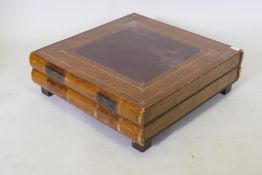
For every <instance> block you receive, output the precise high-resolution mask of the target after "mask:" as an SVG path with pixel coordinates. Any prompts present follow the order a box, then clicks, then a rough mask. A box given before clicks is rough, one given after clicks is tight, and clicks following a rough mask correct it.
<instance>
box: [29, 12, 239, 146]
mask: <svg viewBox="0 0 262 175" xmlns="http://www.w3.org/2000/svg"><path fill="white" fill-rule="evenodd" d="M242 57H243V51H242V50H241V49H236V48H235V47H231V46H229V45H226V44H223V43H220V42H217V41H214V40H211V39H208V38H205V37H203V36H199V35H197V34H193V33H191V32H188V31H185V30H182V29H179V28H176V27H173V26H170V25H167V24H164V23H161V22H159V21H156V20H153V19H150V18H147V17H144V16H141V15H138V14H130V15H128V16H125V17H123V18H120V19H117V20H115V21H112V22H110V23H107V24H104V25H102V26H99V27H97V28H95V29H92V30H89V31H86V32H83V33H81V34H78V35H76V36H73V37H70V38H68V39H65V40H63V41H60V42H57V43H55V44H52V45H49V46H47V47H44V48H41V49H39V50H37V51H34V52H32V53H31V55H30V63H31V65H32V67H33V69H34V70H33V72H32V77H33V80H34V81H35V82H36V83H38V84H39V85H40V86H41V87H42V89H43V91H44V92H45V94H47V95H48V93H49V92H50V93H51V92H52V93H54V94H56V95H58V96H61V95H60V94H59V93H60V91H59V90H52V88H51V89H50V88H48V87H47V85H46V84H47V82H53V84H55V85H57V86H59V87H63V88H62V89H67V90H66V93H64V94H66V95H62V96H61V97H62V98H64V99H66V100H67V101H69V102H70V103H73V104H74V105H76V106H78V107H79V108H81V109H83V110H85V111H86V109H85V107H87V108H90V110H91V107H93V108H92V110H91V111H104V112H103V113H104V114H103V116H104V118H107V117H105V116H108V121H111V120H112V121H113V119H111V118H114V119H116V118H117V119H116V121H120V120H121V121H126V123H127V125H126V127H127V126H132V127H133V126H134V128H138V130H139V134H138V133H137V135H136V136H135V137H133V136H132V137H131V136H128V134H124V135H126V136H128V137H129V138H130V139H131V140H132V141H133V146H134V147H135V148H137V149H140V150H146V149H147V148H148V147H149V146H150V140H151V139H152V138H153V137H154V136H155V135H157V134H158V133H160V132H161V131H162V130H164V129H165V128H167V127H168V126H170V125H171V124H173V123H174V122H175V121H177V120H178V119H179V118H181V117H183V116H184V115H185V114H187V113H188V112H190V111H192V110H193V109H195V108H196V107H197V106H199V105H200V104H202V103H203V102H205V101H206V100H208V99H209V98H211V97H212V96H214V95H215V94H217V93H219V92H222V93H224V94H225V93H227V92H228V91H229V90H230V89H231V85H232V84H233V83H234V82H235V81H236V80H237V79H238V77H239V70H240V66H241V61H242ZM36 77H44V78H43V79H46V80H47V79H48V81H46V82H45V83H43V82H42V81H40V80H39V81H38V80H37V78H36ZM40 79H41V78H40ZM39 82H42V83H39ZM49 84H50V83H49ZM58 89H59V88H58ZM60 89H61V88H60ZM68 89H69V90H68ZM68 92H74V94H77V95H75V96H74V95H73V97H74V98H73V99H76V100H75V101H78V102H79V100H80V99H82V100H83V99H84V101H88V102H90V103H82V102H81V105H82V106H81V105H79V103H78V102H76V103H75V102H72V101H70V99H71V98H70V97H71V96H72V93H71V95H70V93H68ZM62 94H63V93H62ZM77 99H79V100H77ZM80 101H81V100H80ZM83 104H85V105H83ZM95 106H99V108H97V109H99V110H95V108H96V107H95ZM100 109H101V110H100ZM105 111H106V112H105ZM87 112H88V111H87ZM88 113H89V114H90V115H92V116H94V115H96V114H95V113H94V112H88ZM116 116H117V117H116ZM98 120H99V119H98ZM100 121H102V120H100ZM102 122H103V121H102ZM104 123H105V122H104ZM115 123H117V122H115ZM120 125H121V124H120ZM120 125H119V126H120ZM132 127H131V128H132ZM116 128H117V127H116ZM124 128H125V126H124ZM134 130H136V129H134ZM132 132H133V131H132ZM134 138H136V139H134Z"/></svg>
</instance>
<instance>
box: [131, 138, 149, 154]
mask: <svg viewBox="0 0 262 175" xmlns="http://www.w3.org/2000/svg"><path fill="white" fill-rule="evenodd" d="M132 146H133V148H135V149H136V150H138V151H140V152H145V151H146V150H147V149H148V148H150V147H151V140H147V141H146V142H145V144H144V146H141V145H139V144H137V143H135V142H132Z"/></svg>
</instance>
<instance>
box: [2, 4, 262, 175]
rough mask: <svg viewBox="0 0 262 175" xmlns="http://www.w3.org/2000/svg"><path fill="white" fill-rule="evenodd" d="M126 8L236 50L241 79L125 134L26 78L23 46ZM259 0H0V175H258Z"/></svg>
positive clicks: (261, 139)
mask: <svg viewBox="0 0 262 175" xmlns="http://www.w3.org/2000/svg"><path fill="white" fill-rule="evenodd" d="M132 12H137V13H140V14H142V15H145V16H148V17H152V18H155V19H157V20H161V21H163V22H166V23H169V24H172V25H175V26H178V27H181V28H183V29H186V30H190V31H192V32H194V33H198V34H201V35H204V36H207V37H210V38H212V39H215V40H219V41H222V42H224V43H227V44H230V45H233V46H235V47H239V48H243V49H244V50H245V56H244V62H243V69H242V76H241V78H240V80H239V81H238V82H237V83H236V84H234V86H233V89H232V91H231V93H230V94H228V95H227V96H222V95H217V96H216V97H215V98H213V99H211V100H210V101H208V102H207V103H205V104H204V105H203V106H201V107H200V108H198V109H197V110H195V111H194V112H192V113H191V114H189V115H187V117H185V118H184V119H182V120H181V121H179V122H178V123H176V124H175V125H173V126H172V127H171V128H169V129H168V130H167V131H165V132H164V133H162V134H161V135H160V136H158V137H156V138H155V139H154V140H153V146H152V147H151V148H150V149H149V150H148V151H147V152H145V153H139V152H138V151H136V150H134V149H133V148H132V147H131V142H130V140H128V139H126V138H125V137H124V136H122V135H120V134H118V133H116V132H115V131H113V130H112V129H110V128H108V127H106V126H104V125H103V124H101V123H99V122H97V121H96V120H94V119H93V118H92V117H89V116H87V115H86V114H85V113H83V112H81V111H80V110H78V109H76V108H75V107H73V106H71V105H69V104H68V103H67V102H64V101H63V100H61V99H59V98H57V97H55V96H52V97H51V98H47V97H46V96H43V95H42V94H41V93H40V88H39V87H38V86H37V85H35V84H33V83H32V81H31V78H30V71H31V68H30V65H29V61H28V55H29V53H30V52H31V51H33V50H36V49H38V48H41V47H43V46H46V45H48V44H51V43H53V42H56V41H59V40H61V39H64V38H67V37H69V36H72V35H75V34H77V33H80V32H83V31H85V30H88V29H91V28H93V27H95V26H97V25H100V24H103V23H105V22H109V21H111V20H113V19H116V18H119V17H122V16H124V15H127V14H129V13H132ZM261 42H262V3H260V2H259V0H257V1H255V0H248V1H241V0H234V1H229V0H220V1H215V0H210V1H207V0H206V1H204V0H198V1H193V0H192V1H189V0H184V1H178V0H173V1H171V0H170V1H164V0H161V1H153V0H145V1H142V0H140V1H139V0H129V1H124V0H112V1H109V0H92V1H91V0H86V1H84V0H83V1H80V0H74V1H63V0H60V1H57V0H38V1H37V0H35V1H34V0H17V1H15V0H0V175H60V174H61V175H62V174H63V175H64V174H66V175H76V174H77V175H100V174H101V175H102V174H103V175H109V174H113V175H132V174H135V175H138V174H139V175H146V174H150V175H153V174H157V175H160V174H163V175H164V174H172V175H175V174H176V175H182V174H183V175H184V174H186V175H187V174H194V175H196V174H197V175H205V174H208V175H209V174H210V175H222V174H223V175H225V174H228V175H247V174H250V175H261V174H262V112H261V110H262V70H261V67H262V48H261Z"/></svg>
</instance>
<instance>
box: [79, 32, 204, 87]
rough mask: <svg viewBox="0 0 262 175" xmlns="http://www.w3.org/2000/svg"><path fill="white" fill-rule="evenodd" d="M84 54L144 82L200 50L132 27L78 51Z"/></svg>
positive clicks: (84, 46)
mask: <svg viewBox="0 0 262 175" xmlns="http://www.w3.org/2000/svg"><path fill="white" fill-rule="evenodd" d="M75 52H77V53H78V54H80V55H81V56H84V57H86V58H88V59H91V60H93V61H95V62H97V63H99V64H101V65H103V66H106V67H109V68H110V69H112V70H114V71H116V72H118V73H120V74H122V75H125V76H127V77H128V78H131V79H133V80H135V81H137V82H140V83H144V82H148V81H149V80H151V79H153V78H154V77H156V76H157V75H160V74H161V73H163V72H165V71H167V70H169V69H170V68H174V67H176V66H177V65H178V64H180V63H182V62H183V61H185V60H186V59H188V58H190V57H192V56H193V55H194V54H196V53H198V52H199V49H198V48H193V47H190V46H188V45H186V44H183V43H181V42H179V41H176V40H174V39H170V38H167V37H165V36H161V35H159V34H157V33H155V32H151V31H148V30H145V29H142V28H140V27H139V28H138V27H130V28H128V29H126V30H123V31H119V32H117V33H114V34H112V35H109V36H106V37H103V38H101V39H99V40H95V41H94V42H91V43H88V44H86V45H83V46H82V47H80V48H77V49H76V50H75Z"/></svg>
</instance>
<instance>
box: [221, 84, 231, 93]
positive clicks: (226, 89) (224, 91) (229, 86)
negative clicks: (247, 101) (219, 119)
mask: <svg viewBox="0 0 262 175" xmlns="http://www.w3.org/2000/svg"><path fill="white" fill-rule="evenodd" d="M231 88H232V85H228V86H227V87H226V88H225V89H224V90H222V91H221V94H223V95H226V94H227V93H229V92H230V91H231Z"/></svg>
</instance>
